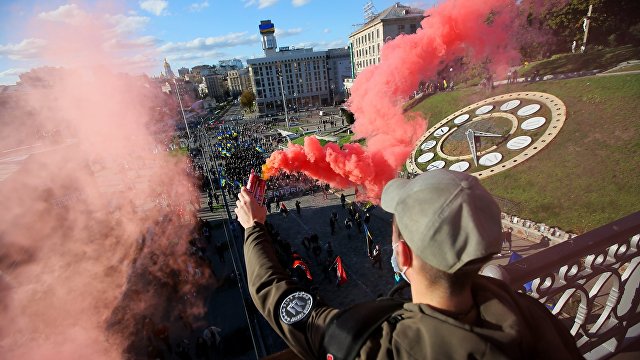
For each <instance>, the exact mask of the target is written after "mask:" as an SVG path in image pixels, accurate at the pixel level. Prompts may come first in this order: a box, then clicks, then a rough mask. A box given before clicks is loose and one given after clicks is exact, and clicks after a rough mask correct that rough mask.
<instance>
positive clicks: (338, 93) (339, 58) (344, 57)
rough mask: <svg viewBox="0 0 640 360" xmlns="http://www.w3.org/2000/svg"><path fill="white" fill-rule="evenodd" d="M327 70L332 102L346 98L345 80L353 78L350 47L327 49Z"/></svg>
mask: <svg viewBox="0 0 640 360" xmlns="http://www.w3.org/2000/svg"><path fill="white" fill-rule="evenodd" d="M327 71H328V73H329V89H330V90H331V91H330V95H331V102H332V103H337V102H341V101H343V100H344V99H346V91H345V88H344V81H345V79H349V78H351V53H350V51H349V48H348V47H346V48H338V49H329V50H327Z"/></svg>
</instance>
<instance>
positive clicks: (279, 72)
mask: <svg viewBox="0 0 640 360" xmlns="http://www.w3.org/2000/svg"><path fill="white" fill-rule="evenodd" d="M281 66H282V65H280V64H278V69H277V71H276V72H277V74H278V77H279V78H280V91H281V92H282V106H283V107H284V120H285V121H286V122H287V129H288V128H289V113H288V112H287V101H286V100H285V98H284V85H283V84H282V69H281Z"/></svg>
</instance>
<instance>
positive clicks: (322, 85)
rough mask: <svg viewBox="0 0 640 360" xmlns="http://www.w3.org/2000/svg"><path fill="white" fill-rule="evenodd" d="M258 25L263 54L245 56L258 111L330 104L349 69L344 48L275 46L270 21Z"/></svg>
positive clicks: (338, 91)
mask: <svg viewBox="0 0 640 360" xmlns="http://www.w3.org/2000/svg"><path fill="white" fill-rule="evenodd" d="M259 29H260V34H261V35H262V48H263V50H264V53H265V57H262V58H256V59H249V60H247V67H248V69H249V75H250V78H251V86H252V89H253V91H254V93H255V95H256V105H257V107H258V111H259V112H261V113H268V112H276V111H283V110H284V106H285V105H286V106H287V109H296V108H309V107H317V106H321V105H329V104H331V103H332V102H333V100H334V97H333V95H334V93H335V94H339V93H341V92H342V89H343V87H342V84H341V80H340V79H342V78H343V77H344V76H345V73H348V72H350V71H349V70H348V69H350V66H347V65H345V62H346V61H348V60H349V56H348V51H347V50H345V49H331V50H327V51H313V49H311V48H301V49H297V48H293V47H281V48H279V49H276V48H275V46H276V44H277V42H276V39H275V36H274V32H275V26H274V25H273V23H271V21H270V20H265V21H261V22H260V25H259ZM330 59H331V60H330ZM332 85H333V87H332Z"/></svg>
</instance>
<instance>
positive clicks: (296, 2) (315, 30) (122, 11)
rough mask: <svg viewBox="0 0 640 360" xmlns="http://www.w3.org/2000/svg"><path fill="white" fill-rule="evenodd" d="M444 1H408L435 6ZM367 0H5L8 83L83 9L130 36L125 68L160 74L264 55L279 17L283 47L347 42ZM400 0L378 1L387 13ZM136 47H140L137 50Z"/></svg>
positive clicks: (0, 74) (1, 73) (3, 46)
mask: <svg viewBox="0 0 640 360" xmlns="http://www.w3.org/2000/svg"><path fill="white" fill-rule="evenodd" d="M436 2H437V0H417V1H416V0H410V1H405V2H401V3H402V4H404V5H411V6H415V7H419V8H422V9H428V8H430V7H432V6H433V4H434V3H436ZM366 3H367V1H366V0H128V1H125V0H111V1H110V0H84V1H69V0H66V1H59V0H47V1H45V0H39V1H38V0H0V84H2V85H9V84H14V83H15V82H16V81H17V80H18V75H19V74H20V73H22V72H25V71H28V70H29V69H31V68H34V67H38V66H45V65H49V66H57V65H60V64H50V63H43V60H41V57H40V56H39V49H40V48H42V43H43V40H42V39H41V38H38V35H37V33H38V31H37V29H38V27H39V26H38V24H39V23H41V22H43V21H73V19H74V17H78V16H79V15H80V14H89V16H101V17H103V18H104V19H105V20H106V21H107V23H109V24H111V25H112V26H113V31H114V32H115V33H117V34H118V35H119V37H121V38H126V39H127V44H126V45H127V47H128V49H129V50H130V51H129V52H128V53H127V56H128V59H129V60H130V62H129V65H128V66H127V65H123V69H122V70H123V71H125V72H131V73H140V72H144V73H147V74H148V75H158V74H159V73H160V71H162V61H163V59H164V58H167V60H168V61H169V63H170V64H171V68H172V69H173V71H174V72H175V73H177V69H178V68H180V67H183V66H184V67H188V68H191V67H193V66H196V65H201V64H216V65H217V64H218V61H219V60H224V59H232V58H238V59H241V60H243V62H244V61H245V60H246V59H248V58H254V57H262V56H263V52H262V49H261V44H260V34H259V32H258V24H259V23H260V21H261V20H267V19H268V20H271V21H272V22H273V23H274V24H275V27H276V37H277V41H278V46H280V47H281V46H295V47H313V48H314V49H315V50H325V49H328V48H337V47H344V46H347V44H348V41H349V40H348V37H349V34H350V33H351V32H353V31H354V30H356V29H357V26H354V24H355V25H357V24H361V23H363V22H364V12H363V7H364V5H365V4H366ZM394 3H395V1H393V0H375V1H373V5H374V6H375V10H376V11H377V12H380V11H382V10H384V9H386V8H387V7H389V6H391V5H393V4H394ZM131 49H134V50H131Z"/></svg>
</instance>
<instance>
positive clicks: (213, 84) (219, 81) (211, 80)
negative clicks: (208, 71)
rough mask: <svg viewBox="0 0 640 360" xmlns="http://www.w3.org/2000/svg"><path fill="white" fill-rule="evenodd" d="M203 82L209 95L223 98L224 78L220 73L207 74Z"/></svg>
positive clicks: (225, 87) (225, 88)
mask: <svg viewBox="0 0 640 360" xmlns="http://www.w3.org/2000/svg"><path fill="white" fill-rule="evenodd" d="M204 83H205V84H206V85H207V93H208V94H209V97H213V98H224V97H225V91H226V90H227V82H226V78H225V77H224V76H222V75H217V74H213V75H207V76H205V77H204Z"/></svg>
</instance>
